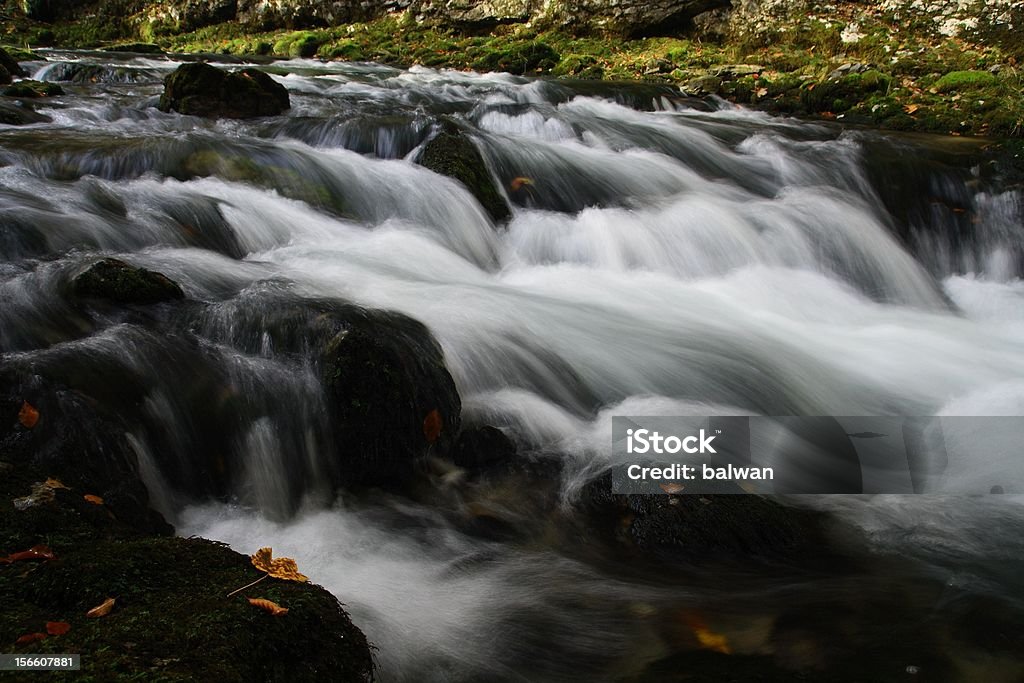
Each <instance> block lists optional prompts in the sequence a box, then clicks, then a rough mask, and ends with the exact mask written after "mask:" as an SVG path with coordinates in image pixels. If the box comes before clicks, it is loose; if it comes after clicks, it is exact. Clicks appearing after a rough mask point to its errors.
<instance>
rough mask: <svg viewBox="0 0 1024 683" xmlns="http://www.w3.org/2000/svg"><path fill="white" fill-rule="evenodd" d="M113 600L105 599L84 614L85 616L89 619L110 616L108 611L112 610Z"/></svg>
mask: <svg viewBox="0 0 1024 683" xmlns="http://www.w3.org/2000/svg"><path fill="white" fill-rule="evenodd" d="M114 602H115V600H114V598H107V599H106V600H104V601H103V602H101V603H100V604H98V605H96V606H95V607H93V608H92V609H91V610H89V611H88V612H86V613H85V616H87V617H89V618H95V617H105V616H107V615H108V614H110V611H111V610H113V609H114Z"/></svg>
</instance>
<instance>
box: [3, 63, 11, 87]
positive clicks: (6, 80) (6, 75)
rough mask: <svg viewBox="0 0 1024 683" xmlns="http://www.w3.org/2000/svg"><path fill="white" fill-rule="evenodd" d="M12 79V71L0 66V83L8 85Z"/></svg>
mask: <svg viewBox="0 0 1024 683" xmlns="http://www.w3.org/2000/svg"><path fill="white" fill-rule="evenodd" d="M12 80H13V79H12V78H11V72H9V71H8V70H7V69H5V68H4V67H3V66H0V85H7V84H8V83H10V82H11V81H12Z"/></svg>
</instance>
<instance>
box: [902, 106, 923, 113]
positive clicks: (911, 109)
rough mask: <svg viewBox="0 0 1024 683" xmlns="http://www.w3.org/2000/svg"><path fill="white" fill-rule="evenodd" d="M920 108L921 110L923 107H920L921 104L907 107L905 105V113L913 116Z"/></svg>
mask: <svg viewBox="0 0 1024 683" xmlns="http://www.w3.org/2000/svg"><path fill="white" fill-rule="evenodd" d="M920 108H921V105H919V104H905V105H903V111H905V112H907V113H908V114H913V113H914V112H915V111H917V110H918V109H920Z"/></svg>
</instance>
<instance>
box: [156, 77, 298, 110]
mask: <svg viewBox="0 0 1024 683" xmlns="http://www.w3.org/2000/svg"><path fill="white" fill-rule="evenodd" d="M290 106H291V102H290V100H289V98H288V90H287V89H285V87H284V86H283V85H281V84H280V83H278V82H277V81H275V80H274V79H273V78H271V77H270V76H268V75H267V74H266V73H264V72H262V71H260V70H258V69H252V68H246V69H242V70H241V71H232V72H227V71H223V70H221V69H218V68H216V67H213V66H210V65H209V64H202V63H193V64H183V65H181V66H180V67H178V69H177V70H176V71H174V73H172V74H170V75H169V76H168V77H167V78H166V79H165V80H164V92H163V94H162V95H161V96H160V104H159V108H160V110H161V111H168V112H169V111H176V112H179V113H181V114H187V115H190V116H205V117H208V118H232V119H245V118H254V117H258V116H277V115H278V114H280V113H282V112H284V111H286V110H287V109H288V108H289V107H290Z"/></svg>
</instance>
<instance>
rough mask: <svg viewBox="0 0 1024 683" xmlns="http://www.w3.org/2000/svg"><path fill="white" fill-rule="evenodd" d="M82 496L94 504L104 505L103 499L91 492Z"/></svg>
mask: <svg viewBox="0 0 1024 683" xmlns="http://www.w3.org/2000/svg"><path fill="white" fill-rule="evenodd" d="M82 497H83V498H85V500H86V502H88V503H92V504H93V505H103V499H102V498H100V497H99V496H94V495H92V494H91V493H87V494H85V495H84V496H82Z"/></svg>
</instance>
